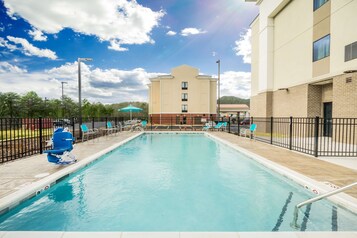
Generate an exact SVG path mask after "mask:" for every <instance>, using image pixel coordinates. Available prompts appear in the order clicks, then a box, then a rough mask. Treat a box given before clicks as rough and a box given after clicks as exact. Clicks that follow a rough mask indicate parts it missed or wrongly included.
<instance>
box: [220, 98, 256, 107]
mask: <svg viewBox="0 0 357 238" xmlns="http://www.w3.org/2000/svg"><path fill="white" fill-rule="evenodd" d="M218 102H219V103H220V104H247V105H248V106H249V105H250V99H243V98H238V97H234V96H223V97H221V98H220V99H218Z"/></svg>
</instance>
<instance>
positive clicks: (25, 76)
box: [0, 62, 161, 103]
mask: <svg viewBox="0 0 357 238" xmlns="http://www.w3.org/2000/svg"><path fill="white" fill-rule="evenodd" d="M159 74H161V73H149V72H146V71H145V70H144V69H142V68H136V69H133V70H119V69H100V68H92V66H90V65H87V64H85V63H83V62H82V63H81V75H82V98H83V99H84V98H85V99H88V100H89V101H91V102H102V103H117V102H123V101H147V92H148V88H147V86H146V84H148V83H149V78H152V77H155V76H157V75H159ZM0 80H1V91H3V92H6V91H11V92H17V93H26V92H28V91H31V90H33V91H36V92H38V94H39V95H40V96H41V97H47V98H60V97H61V82H62V81H65V82H67V83H68V84H66V85H65V88H64V93H65V95H67V96H69V97H71V98H73V99H74V100H78V64H77V62H73V63H66V64H64V65H61V66H59V67H55V68H51V69H49V70H45V71H37V72H27V73H26V71H25V70H24V69H21V68H19V67H17V66H13V65H10V64H8V63H6V62H3V63H0ZM29 82H31V83H29ZM14 85H16V87H14ZM39 88H40V89H41V90H38V89H39Z"/></svg>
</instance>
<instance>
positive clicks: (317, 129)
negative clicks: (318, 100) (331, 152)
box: [314, 117, 320, 157]
mask: <svg viewBox="0 0 357 238" xmlns="http://www.w3.org/2000/svg"><path fill="white" fill-rule="evenodd" d="M319 123H320V118H319V117H315V151H314V156H315V157H317V156H318V153H319Z"/></svg>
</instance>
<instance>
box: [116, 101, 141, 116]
mask: <svg viewBox="0 0 357 238" xmlns="http://www.w3.org/2000/svg"><path fill="white" fill-rule="evenodd" d="M142 110H143V109H141V108H138V107H134V106H132V105H131V104H130V105H129V106H127V107H123V108H120V109H118V111H119V112H130V120H131V119H132V113H133V112H140V111H142Z"/></svg>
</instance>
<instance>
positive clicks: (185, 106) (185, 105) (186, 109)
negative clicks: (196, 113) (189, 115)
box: [181, 104, 188, 112]
mask: <svg viewBox="0 0 357 238" xmlns="http://www.w3.org/2000/svg"><path fill="white" fill-rule="evenodd" d="M181 112H188V105H187V104H181Z"/></svg>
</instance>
